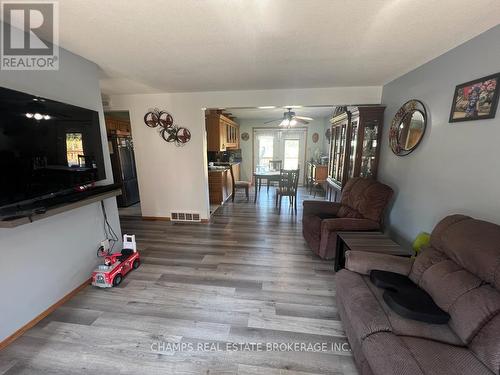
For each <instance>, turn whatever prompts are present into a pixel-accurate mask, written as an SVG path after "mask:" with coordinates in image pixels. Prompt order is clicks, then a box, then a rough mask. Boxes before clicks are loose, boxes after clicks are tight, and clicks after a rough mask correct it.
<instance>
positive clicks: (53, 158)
mask: <svg viewBox="0 0 500 375" xmlns="http://www.w3.org/2000/svg"><path fill="white" fill-rule="evenodd" d="M0 176H1V177H0V181H1V182H0V208H2V207H9V206H11V205H15V204H20V203H21V202H24V203H25V202H30V201H31V202H32V201H34V200H35V201H36V200H41V199H44V198H47V197H51V196H56V195H61V194H64V193H70V192H72V191H75V190H77V189H78V188H79V187H80V188H81V187H82V186H91V185H92V184H93V183H95V182H97V181H100V180H103V179H105V178H106V173H105V170H104V156H103V149H102V142H101V130H100V125H99V115H98V113H97V112H96V111H93V110H89V109H86V108H81V107H77V106H74V105H70V104H65V103H61V102H58V101H54V100H50V99H47V98H43V97H39V96H34V95H30V94H27V93H23V92H19V91H14V90H10V89H6V88H0Z"/></svg>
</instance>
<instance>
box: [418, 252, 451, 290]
mask: <svg viewBox="0 0 500 375" xmlns="http://www.w3.org/2000/svg"><path fill="white" fill-rule="evenodd" d="M447 259H448V257H447V256H446V255H445V254H444V253H443V252H441V251H438V250H436V249H435V248H433V247H427V248H426V249H425V250H423V251H422V252H421V253H420V254H419V255H418V256H417V257H416V258H415V261H414V262H413V266H412V268H411V271H410V274H409V275H408V277H409V278H410V279H411V280H412V281H413V282H414V283H415V284H417V285H419V286H420V279H421V278H422V275H423V274H424V272H425V271H426V270H427V269H429V268H430V267H432V266H433V265H435V264H437V263H440V262H442V261H444V260H447Z"/></svg>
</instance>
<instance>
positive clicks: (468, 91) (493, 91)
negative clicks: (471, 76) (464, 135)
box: [450, 73, 500, 122]
mask: <svg viewBox="0 0 500 375" xmlns="http://www.w3.org/2000/svg"><path fill="white" fill-rule="evenodd" d="M499 79H500V73H497V74H493V75H491V76H487V77H483V78H480V79H476V80H474V81H470V82H466V83H462V84H461V85H458V86H457V87H456V88H455V95H454V96H453V103H452V104H451V112H450V122H459V121H472V120H483V119H487V118H494V117H495V113H496V111H497V105H498V90H499V88H500V87H499V82H498V81H499Z"/></svg>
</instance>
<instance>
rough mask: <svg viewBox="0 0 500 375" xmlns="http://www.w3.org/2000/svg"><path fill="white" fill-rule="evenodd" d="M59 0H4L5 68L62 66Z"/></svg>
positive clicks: (0, 64)
mask: <svg viewBox="0 0 500 375" xmlns="http://www.w3.org/2000/svg"><path fill="white" fill-rule="evenodd" d="M57 5H58V4H57V2H50V1H40V2H34V1H31V2H24V1H21V2H20V1H3V2H2V37H1V38H0V39H1V48H0V69H1V70H58V69H59V46H58V44H59V27H58V26H59V22H58V21H59V20H58V8H57Z"/></svg>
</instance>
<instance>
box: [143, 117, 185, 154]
mask: <svg viewBox="0 0 500 375" xmlns="http://www.w3.org/2000/svg"><path fill="white" fill-rule="evenodd" d="M144 123H145V124H146V125H147V126H148V127H150V128H158V133H159V134H160V136H161V137H162V138H163V140H164V141H165V142H168V143H174V144H175V145H176V146H178V147H180V146H184V145H185V144H186V143H188V142H189V141H190V140H191V132H190V131H189V129H186V128H183V127H181V126H178V125H175V124H174V118H173V117H172V115H171V114H170V113H168V112H167V111H160V110H159V109H158V108H154V109H150V110H149V111H148V112H147V113H146V114H145V115H144Z"/></svg>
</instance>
